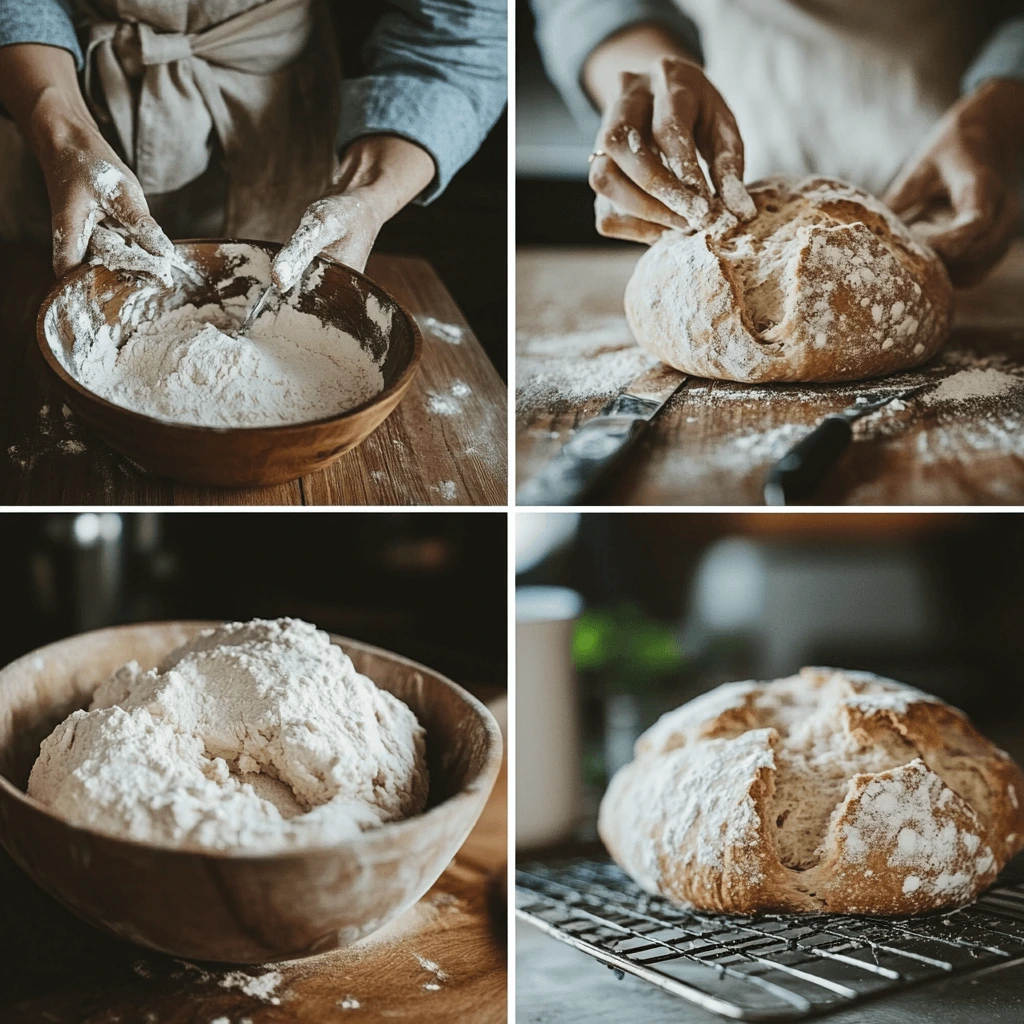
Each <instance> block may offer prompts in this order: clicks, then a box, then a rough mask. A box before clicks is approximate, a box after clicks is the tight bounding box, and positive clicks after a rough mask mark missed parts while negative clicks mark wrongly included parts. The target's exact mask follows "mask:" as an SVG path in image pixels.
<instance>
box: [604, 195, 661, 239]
mask: <svg viewBox="0 0 1024 1024" xmlns="http://www.w3.org/2000/svg"><path fill="white" fill-rule="evenodd" d="M594 219H595V222H596V225H597V232H598V234H600V235H604V236H605V238H618V239H621V240H622V241H624V242H640V243H642V244H643V245H653V244H654V243H655V242H656V241H657V240H658V239H659V238H661V236H662V235H663V234H664V233H665V228H663V227H661V226H660V225H659V224H654V223H652V222H651V221H649V220H640V219H639V218H637V217H632V216H630V215H629V214H626V213H622V212H621V211H620V210H617V209H616V208H615V206H614V205H613V204H612V202H611V200H609V199H608V198H607V197H605V196H598V197H597V198H596V199H595V200H594Z"/></svg>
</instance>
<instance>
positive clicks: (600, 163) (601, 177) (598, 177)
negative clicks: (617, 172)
mask: <svg viewBox="0 0 1024 1024" xmlns="http://www.w3.org/2000/svg"><path fill="white" fill-rule="evenodd" d="M610 163H611V161H609V160H608V159H606V158H604V157H598V158H597V159H596V160H594V162H593V163H592V164H591V165H590V173H589V175H588V181H589V182H590V187H591V188H592V189H593V190H594V191H595V192H607V191H608V190H609V189H610V188H611V183H612V173H611V167H610V166H609V165H610Z"/></svg>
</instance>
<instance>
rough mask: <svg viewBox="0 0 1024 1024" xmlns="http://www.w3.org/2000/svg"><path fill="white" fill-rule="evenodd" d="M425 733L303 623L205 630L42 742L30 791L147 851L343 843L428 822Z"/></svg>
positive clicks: (120, 678) (134, 669) (72, 817)
mask: <svg viewBox="0 0 1024 1024" xmlns="http://www.w3.org/2000/svg"><path fill="white" fill-rule="evenodd" d="M427 788H428V774H427V767H426V755H425V733H424V730H423V728H422V727H421V726H420V725H419V723H418V722H417V720H416V716H415V715H414V714H413V712H412V711H410V710H409V708H408V707H407V706H406V705H405V704H403V703H402V702H401V701H400V700H398V699H397V698H396V697H393V696H392V695H391V694H389V693H387V692H386V691H384V690H381V689H379V688H378V687H377V686H376V685H375V684H374V683H373V682H372V680H370V679H368V678H367V677H366V676H363V675H360V674H359V673H358V672H357V671H356V670H355V668H354V666H353V665H352V662H351V661H350V660H349V658H348V656H347V655H346V654H344V652H343V651H342V650H341V648H339V647H336V646H334V645H333V644H332V643H331V642H330V638H329V637H328V636H327V634H326V633H323V632H321V631H319V630H317V629H316V627H314V626H311V625H310V624H309V623H306V622H302V621H300V620H298V619H277V620H274V621H266V620H262V619H254V620H253V621H252V622H246V623H240V622H234V623H229V624H227V625H224V626H219V627H217V628H216V629H209V630H205V631H203V632H201V633H199V634H198V636H196V637H195V638H194V639H193V640H191V641H190V642H189V643H187V644H184V645H183V646H181V647H179V648H177V649H176V650H174V651H172V652H171V653H170V654H169V655H167V657H166V658H164V660H163V661H162V662H161V663H160V665H159V666H157V667H156V668H154V669H151V670H150V671H148V672H143V671H141V669H140V668H139V666H138V665H137V664H136V663H135V662H129V663H128V664H127V665H124V666H123V667H122V668H120V669H119V670H118V671H117V672H115V673H114V675H113V676H112V677H111V678H110V679H108V680H107V681H106V682H104V683H103V684H102V685H101V686H100V687H99V689H98V690H97V691H96V694H95V696H94V699H93V702H92V704H91V705H90V708H89V710H88V711H75V712H74V713H73V714H71V715H70V716H68V718H67V719H65V720H64V722H62V723H61V724H60V725H59V726H57V728H56V729H54V731H53V732H52V733H51V734H50V735H49V736H48V737H47V738H46V739H45V740H43V743H42V745H41V747H40V751H39V757H38V759H37V760H36V763H35V765H34V767H33V768H32V774H31V775H30V777H29V782H28V793H29V795H30V796H32V797H34V798H35V799H36V800H39V801H40V802H41V803H43V804H46V805H47V806H48V807H50V808H51V809H52V810H53V811H54V812H55V813H56V814H58V815H60V816H61V817H62V818H64V819H65V820H66V821H69V822H70V823H71V824H73V825H78V826H83V827H87V828H93V829H96V830H98V831H101V832H107V833H110V834H112V835H116V836H120V837H123V838H130V839H135V840H139V841H142V842H148V843H156V844H160V845H167V846H190V847H203V848H208V849H231V848H245V849H250V850H251V849H259V850H261V851H266V850H273V849H281V848H286V847H296V846H308V845H318V844H325V843H334V842H339V841H344V840H347V839H351V838H353V837H355V836H358V835H359V834H360V832H362V831H364V830H366V829H371V828H376V827H378V826H380V825H382V824H384V823H385V822H389V821H395V820H399V819H402V818H406V817H409V816H411V815H415V814H418V813H419V812H421V811H422V810H423V808H424V806H425V805H426V800H427Z"/></svg>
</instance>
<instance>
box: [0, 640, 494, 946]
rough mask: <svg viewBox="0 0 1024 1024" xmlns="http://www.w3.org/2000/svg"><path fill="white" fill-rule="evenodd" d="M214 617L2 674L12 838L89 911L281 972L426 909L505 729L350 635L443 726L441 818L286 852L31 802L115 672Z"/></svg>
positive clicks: (448, 686)
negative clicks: (207, 844)
mask: <svg viewBox="0 0 1024 1024" xmlns="http://www.w3.org/2000/svg"><path fill="white" fill-rule="evenodd" d="M209 625H212V623H200V622H166V623H153V624H145V625H132V626H118V627H114V628H111V629H101V630H96V631H94V632H91V633H82V634H81V635H79V636H73V637H70V638H69V639H67V640H61V641H59V642H58V643H54V644H50V645H49V646H47V647H41V648H39V649H38V650H36V651H33V652H32V653H30V654H27V655H25V656H24V657H23V658H20V659H19V660H18V661H15V662H13V663H12V664H10V665H8V666H7V667H6V668H5V669H3V670H2V671H0V842H2V843H3V845H4V846H5V847H6V848H7V851H8V852H9V853H10V855H11V856H12V857H13V858H14V860H15V861H16V862H17V863H18V864H19V865H20V867H21V868H23V869H24V870H25V872H27V874H28V875H29V876H30V877H31V878H32V879H33V880H34V881H35V882H36V883H37V884H38V885H40V886H41V887H42V888H43V889H45V890H46V891H47V892H48V893H50V894H51V895H52V896H54V897H56V899H58V900H59V901H60V902H61V903H63V904H64V905H65V906H66V907H69V908H70V909H71V910H73V911H74V912H75V913H76V914H78V915H79V917H82V918H84V919H85V920H86V921H88V922H90V923H91V924H94V925H96V926H97V927H99V928H102V929H104V930H105V931H108V932H112V933H113V934H114V935H117V936H119V937H121V938H123V939H128V940H129V941H131V942H138V943H141V944H142V945H144V946H149V947H151V948H152V949H157V950H160V951H161V952H164V953H170V954H172V955H175V956H181V957H188V958H192V959H200V960H219V961H226V962H231V963H266V962H268V961H274V960H284V959H290V958H294V957H301V956H308V955H310V954H313V953H321V952H324V951H325V950H329V949H334V948H336V947H339V946H346V945H349V944H350V943H353V942H355V941H357V940H358V939H360V938H362V937H363V936H365V935H368V934H369V933H371V932H373V931H376V930H377V929H378V928H380V927H382V926H383V925H385V924H386V923H387V922H388V921H390V920H392V919H393V918H395V917H396V916H397V915H398V914H400V913H402V912H403V911H404V910H406V909H407V908H408V907H410V906H412V905H413V904H414V903H415V902H416V901H417V900H418V899H419V898H420V897H421V896H422V895H423V894H424V893H425V892H426V891H427V889H429V888H430V886H431V885H432V884H433V883H434V882H435V881H436V880H437V878H438V876H439V875H440V874H441V872H442V871H443V870H444V868H445V866H446V865H447V864H448V862H449V861H450V860H451V859H452V857H453V856H454V855H455V853H456V851H457V850H458V849H459V847H460V846H461V845H462V843H463V841H464V840H465V838H466V836H467V835H468V834H469V832H470V829H471V828H472V827H473V825H474V824H475V822H476V820H477V818H478V817H479V816H480V812H481V811H482V810H483V807H484V804H485V802H486V800H487V797H488V795H489V793H490V791H491V787H492V786H493V784H494V780H495V778H496V776H497V774H498V769H499V767H500V765H501V733H500V732H499V730H498V726H497V724H496V723H495V721H494V718H493V717H492V716H491V714H490V712H489V711H488V710H487V709H486V708H485V707H484V706H483V704H481V703H480V702H479V701H477V700H476V699H475V698H473V697H471V696H470V695H469V694H468V693H466V691H465V690H463V689H462V688H461V687H459V686H456V685H455V684H454V683H453V682H451V681H450V680H448V679H445V678H444V677H443V676H441V675H438V674H437V673H436V672H432V671H431V670H430V669H428V668H424V667H423V666H422V665H417V664H416V663H415V662H412V661H408V660H407V659H405V658H401V657H399V656H398V655H396V654H390V653H388V652H387V651H383V650H380V649H379V648H376V647H370V646H369V645H367V644H361V643H358V642H357V641H355V640H348V639H345V638H342V637H332V639H333V640H334V642H336V643H339V644H341V646H342V647H343V648H344V649H345V651H346V652H347V653H348V654H349V656H350V657H351V658H352V661H353V662H354V663H355V666H356V668H357V669H359V671H361V672H364V673H366V674H367V675H369V676H370V678H371V679H373V680H374V681H375V682H376V683H377V685H378V686H380V687H381V688H383V689H385V690H388V691H389V692H391V693H393V694H395V696H397V697H399V698H401V699H402V700H403V701H405V702H406V704H408V705H409V707H411V708H412V710H413V711H414V712H415V713H416V716H417V717H418V718H419V720H420V722H421V724H422V725H423V726H424V728H425V729H426V732H427V759H428V765H429V769H430V796H429V801H428V805H427V810H425V811H424V812H423V813H422V814H420V815H417V816H416V817H414V818H408V819H406V820H405V821H399V822H392V823H390V824H386V825H383V826H381V827H380V828H378V829H374V830H371V831H368V832H364V833H363V834H362V835H360V836H359V837H358V838H357V839H354V840H352V841H350V842H345V843H339V844H336V845H332V846H329V847H315V848H307V849H302V850H289V851H287V852H282V853H275V854H260V855H246V854H241V853H234V852H230V853H226V852H220V851H217V852H205V851H202V852H200V851H197V850H194V849H189V850H183V849H170V848H164V847H157V846H150V845H147V844H145V843H139V842H135V841H132V840H127V839H116V838H113V837H112V836H109V835H104V834H102V833H99V832H96V831H93V830H91V829H85V828H76V827H74V826H72V825H69V824H68V823H67V822H65V821H63V820H62V819H61V818H58V817H57V816H55V815H54V814H53V813H52V812H51V811H50V810H48V809H47V808H46V807H44V806H43V805H42V804H40V803H38V802H37V801H35V800H33V799H32V798H31V797H29V796H28V795H27V794H26V793H25V786H26V785H27V782H28V776H29V772H30V771H31V768H32V765H33V763H34V762H35V759H36V757H37V756H38V753H39V744H40V742H41V741H42V740H43V739H44V738H45V737H46V736H47V735H48V734H49V733H50V732H51V731H52V730H53V728H54V726H56V725H57V724H58V723H60V722H61V721H63V719H64V718H66V717H67V715H68V714H70V713H71V712H72V711H73V710H75V709H76V708H80V707H84V706H86V705H87V704H88V702H89V700H90V699H91V696H92V694H93V692H94V691H95V689H96V687H97V686H98V685H99V684H100V683H101V682H102V681H103V679H105V678H106V677H107V676H108V675H109V674H110V673H111V672H112V671H113V670H114V669H115V668H117V667H118V666H120V665H122V664H124V663H125V662H126V661H129V660H131V659H132V658H134V659H135V660H137V661H138V662H139V664H140V665H142V666H143V667H144V668H148V667H151V666H153V665H155V664H156V663H157V662H158V661H160V660H161V659H162V658H163V656H164V655H165V654H167V652H168V651H170V650H171V649H172V648H174V647H176V646H177V645H178V644H180V643H183V642H184V641H186V640H188V639H189V638H190V637H192V636H193V635H194V634H195V633H196V632H197V631H198V630H199V629H202V628H204V627H205V626H209Z"/></svg>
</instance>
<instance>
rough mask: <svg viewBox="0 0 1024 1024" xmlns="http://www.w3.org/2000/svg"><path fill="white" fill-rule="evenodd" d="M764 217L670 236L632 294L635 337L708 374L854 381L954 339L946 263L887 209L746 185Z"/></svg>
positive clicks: (802, 188) (822, 194)
mask: <svg viewBox="0 0 1024 1024" xmlns="http://www.w3.org/2000/svg"><path fill="white" fill-rule="evenodd" d="M749 191H750V195H751V197H752V198H753V200H754V203H755V204H756V206H757V210H758V213H757V216H756V217H755V218H754V220H752V221H751V222H750V223H748V224H739V223H738V222H737V221H736V219H735V218H734V217H732V216H731V215H730V214H727V213H726V214H724V215H723V216H722V217H720V218H719V220H718V221H717V222H716V224H715V225H713V226H712V227H711V228H710V229H709V230H705V231H698V232H694V233H690V234H686V233H684V232H681V231H672V232H667V233H666V234H665V235H663V236H662V238H661V239H660V240H659V241H658V242H656V243H655V244H654V245H653V246H651V248H650V249H649V250H648V251H647V252H646V253H645V254H644V255H643V256H642V257H641V258H640V261H639V262H638V263H637V266H636V270H635V271H634V273H633V276H632V278H631V279H630V281H629V284H628V285H627V286H626V316H627V318H628V320H629V324H630V327H631V328H632V329H633V334H634V335H635V337H636V339H637V341H638V342H639V343H640V345H641V346H642V347H644V348H645V349H647V350H648V351H650V352H652V353H653V354H654V355H656V356H657V357H658V358H659V359H661V360H662V361H663V362H666V363H668V364H669V365H671V366H674V367H676V368H677V369H679V370H682V371H684V372H685V373H692V374H695V375H697V376H700V377H712V378H717V379H722V380H735V381H743V382H755V381H838V380H857V379H859V378H862V377H876V376H880V375H882V374H887V373H892V372H894V371H896V370H902V369H905V368H907V367H910V366H916V365H917V364H918V363H922V362H924V361H925V360H926V359H928V358H929V357H930V356H931V355H932V354H933V353H934V352H935V351H936V350H937V349H938V348H939V346H940V345H941V344H942V342H943V341H944V340H945V338H946V336H947V334H948V333H949V326H950V320H951V317H952V307H953V291H952V286H951V285H950V282H949V277H948V275H947V274H946V270H945V268H944V266H943V265H942V262H941V260H940V259H939V257H938V256H937V255H936V254H935V253H934V252H933V251H932V250H931V249H930V248H928V247H927V246H926V245H924V244H922V243H921V242H920V241H918V240H917V239H915V238H914V237H913V235H912V234H911V233H910V231H909V229H908V228H907V227H906V226H905V225H904V224H903V223H902V222H901V221H900V220H899V219H898V218H897V217H896V216H895V215H894V214H893V213H892V212H891V211H890V210H888V208H887V207H885V206H884V205H883V204H882V203H881V202H879V201H878V200H877V199H875V198H873V197H872V196H870V195H868V194H867V193H866V192H863V191H861V190H860V189H857V188H854V187H853V186H852V185H846V184H844V183H842V182H838V181H833V180H831V179H828V178H804V179H802V180H790V179H785V178H770V179H767V180H765V181H761V182H757V183H755V184H753V185H751V186H750V188H749Z"/></svg>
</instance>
